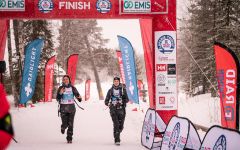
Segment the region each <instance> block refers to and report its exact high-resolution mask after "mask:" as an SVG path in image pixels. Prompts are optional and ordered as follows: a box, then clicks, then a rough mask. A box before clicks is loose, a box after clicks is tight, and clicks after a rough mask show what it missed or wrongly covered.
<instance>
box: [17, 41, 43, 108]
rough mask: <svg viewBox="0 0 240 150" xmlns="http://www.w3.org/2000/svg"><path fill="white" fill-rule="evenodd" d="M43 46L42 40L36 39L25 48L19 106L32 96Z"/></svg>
mask: <svg viewBox="0 0 240 150" xmlns="http://www.w3.org/2000/svg"><path fill="white" fill-rule="evenodd" d="M43 44H44V41H43V39H36V40H34V41H32V42H30V43H29V44H28V45H27V46H26V48H25V60H24V70H23V76H22V85H21V93H20V103H21V104H24V103H26V102H27V101H28V100H29V99H31V98H32V96H33V94H34V90H35V82H36V79H37V73H38V65H39V60H40V54H41V51H42V48H43Z"/></svg>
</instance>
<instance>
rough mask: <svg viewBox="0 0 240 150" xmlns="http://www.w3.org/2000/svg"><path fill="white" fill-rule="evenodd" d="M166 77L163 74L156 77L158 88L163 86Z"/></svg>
mask: <svg viewBox="0 0 240 150" xmlns="http://www.w3.org/2000/svg"><path fill="white" fill-rule="evenodd" d="M165 81H166V77H165V75H163V74H159V75H157V83H158V86H165Z"/></svg>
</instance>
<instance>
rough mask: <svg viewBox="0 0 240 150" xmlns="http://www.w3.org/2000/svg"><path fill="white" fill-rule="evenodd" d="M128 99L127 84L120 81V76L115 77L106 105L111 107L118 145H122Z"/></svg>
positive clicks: (114, 134) (114, 132) (115, 138)
mask: <svg viewBox="0 0 240 150" xmlns="http://www.w3.org/2000/svg"><path fill="white" fill-rule="evenodd" d="M128 101H129V100H128V95H127V91H126V88H125V85H123V84H121V83H120V78H119V77H114V79H113V85H112V87H111V88H110V89H109V90H108V93H107V96H106V98H105V105H106V106H108V107H109V109H110V115H111V118H112V121H113V136H114V142H115V144H116V145H120V141H121V140H120V133H121V132H122V130H123V127H124V120H125V116H126V110H125V107H126V104H127V102H128Z"/></svg>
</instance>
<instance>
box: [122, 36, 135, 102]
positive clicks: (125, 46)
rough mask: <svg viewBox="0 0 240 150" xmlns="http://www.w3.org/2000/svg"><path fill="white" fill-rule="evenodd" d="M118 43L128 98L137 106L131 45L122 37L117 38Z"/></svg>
mask: <svg viewBox="0 0 240 150" xmlns="http://www.w3.org/2000/svg"><path fill="white" fill-rule="evenodd" d="M118 41H119V46H120V50H121V53H122V59H123V60H122V61H123V68H124V74H125V80H126V81H125V82H126V87H127V94H128V98H129V100H131V101H133V102H134V103H137V104H139V100H138V88H137V78H136V67H135V59H134V53H133V47H132V44H131V43H130V42H129V41H128V40H127V39H126V38H124V37H122V36H118Z"/></svg>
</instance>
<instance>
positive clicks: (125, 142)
mask: <svg viewBox="0 0 240 150" xmlns="http://www.w3.org/2000/svg"><path fill="white" fill-rule="evenodd" d="M110 86H111V83H103V84H102V88H103V93H104V95H105V94H106V92H107V89H108V88H109V87H110ZM77 88H78V89H79V91H80V93H81V95H82V96H84V92H83V91H84V90H82V89H84V85H78V86H77ZM91 94H92V95H91V98H90V100H89V101H87V102H83V103H81V104H80V105H81V106H82V107H84V108H85V110H80V109H78V108H77V113H76V116H75V122H74V125H75V126H74V136H73V138H74V139H73V144H67V143H66V139H65V138H66V135H62V134H61V133H60V124H61V120H60V117H58V116H57V106H58V104H57V103H56V102H55V101H53V102H49V103H39V104H36V105H35V107H33V108H31V107H27V108H20V109H16V108H13V107H12V108H11V114H12V117H13V126H14V130H15V138H16V140H17V141H18V143H15V142H14V141H12V142H11V144H10V146H9V147H8V149H9V150H38V149H39V150H40V149H46V150H48V149H49V150H53V149H57V150H61V149H84V150H85V149H87V150H96V149H98V150H115V149H118V150H121V149H122V150H126V149H131V150H144V149H146V148H144V147H143V146H141V139H140V137H141V130H142V122H143V119H144V115H145V112H146V110H147V108H148V104H147V103H143V102H142V103H141V105H140V107H141V109H143V112H142V111H132V109H133V108H136V107H137V108H138V109H139V106H136V105H133V104H128V107H127V116H126V121H125V128H124V131H123V133H122V135H121V139H122V142H121V146H120V147H116V146H115V145H114V144H113V133H112V130H113V129H112V128H113V127H112V121H111V118H110V115H109V110H108V109H106V107H105V106H104V104H103V101H100V100H98V98H97V97H98V96H97V92H96V85H95V83H94V84H91ZM178 97H179V103H178V108H179V110H178V115H179V116H182V117H187V118H189V119H190V120H191V121H192V122H193V123H195V124H199V125H202V126H206V127H210V126H212V125H214V124H219V123H220V111H219V103H218V99H214V98H211V96H210V95H209V94H205V95H200V96H196V97H193V98H188V97H186V95H185V94H183V93H179V96H178ZM9 99H10V100H11V99H12V98H11V97H9ZM198 132H199V134H200V137H201V139H202V138H203V137H204V135H205V133H204V132H202V131H198Z"/></svg>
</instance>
